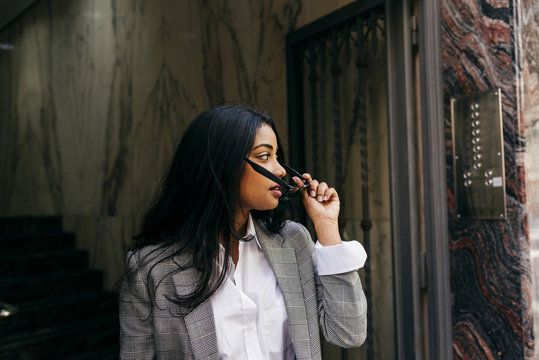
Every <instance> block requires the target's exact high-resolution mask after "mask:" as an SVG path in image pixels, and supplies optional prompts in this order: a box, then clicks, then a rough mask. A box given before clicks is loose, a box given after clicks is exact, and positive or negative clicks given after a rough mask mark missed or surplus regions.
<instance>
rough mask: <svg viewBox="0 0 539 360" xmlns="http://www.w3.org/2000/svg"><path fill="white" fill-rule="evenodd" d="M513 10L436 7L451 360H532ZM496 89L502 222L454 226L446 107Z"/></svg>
mask: <svg viewBox="0 0 539 360" xmlns="http://www.w3.org/2000/svg"><path fill="white" fill-rule="evenodd" d="M529 3H530V4H531V3H532V2H531V1H529ZM518 6H519V2H518V1H513V0H497V1H491V0H486V1H472V0H442V54H443V55H442V56H443V82H444V101H445V111H444V113H445V122H446V129H447V136H446V139H447V157H446V158H447V180H448V200H449V201H448V203H449V233H450V239H449V241H450V266H451V269H450V271H451V290H452V319H453V351H454V352H453V353H454V357H455V358H457V359H532V358H534V335H533V329H532V327H533V325H532V324H533V316H532V304H531V300H532V299H531V294H532V281H531V273H530V258H529V254H530V253H529V237H528V222H527V210H526V191H525V189H526V186H525V176H524V161H523V159H524V155H525V147H524V141H523V140H524V126H523V124H522V122H521V120H522V119H521V116H520V115H521V113H520V112H519V99H520V98H519V82H518V81H517V79H518V75H519V61H518V60H519V53H518V46H517V41H516V40H517V38H518V36H519V28H518V20H519V14H518V11H517V10H518ZM533 6H534V7H536V5H533ZM535 31H537V28H536V29H535ZM496 88H500V89H501V91H502V108H503V110H502V112H503V136H504V151H505V172H506V173H505V179H506V195H507V221H473V220H457V217H456V214H455V199H454V193H453V185H454V184H453V168H452V154H451V133H450V107H449V101H450V98H451V97H456V96H459V95H463V94H469V93H474V92H481V91H486V90H493V89H496Z"/></svg>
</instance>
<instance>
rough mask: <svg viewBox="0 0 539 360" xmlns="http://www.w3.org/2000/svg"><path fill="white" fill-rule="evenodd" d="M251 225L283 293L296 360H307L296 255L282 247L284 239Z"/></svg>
mask: <svg viewBox="0 0 539 360" xmlns="http://www.w3.org/2000/svg"><path fill="white" fill-rule="evenodd" d="M254 224H255V230H256V235H257V237H258V241H259V242H260V246H262V249H263V251H264V253H265V254H266V257H267V258H268V261H269V263H270V265H271V268H272V269H273V272H274V274H275V277H276V279H277V283H278V284H279V288H280V289H281V293H282V294H283V298H284V303H285V306H286V312H287V315H288V324H289V327H290V336H291V337H292V343H293V346H294V351H295V353H296V358H298V359H305V358H311V353H310V349H311V346H310V339H309V329H308V326H307V313H306V310H305V300H304V297H303V291H302V287H301V280H300V276H299V269H298V262H297V258H296V252H295V251H294V249H293V248H290V247H286V245H284V239H283V238H282V237H281V236H280V235H278V234H273V233H270V232H268V231H267V230H266V229H265V228H264V227H262V226H261V225H259V224H258V223H257V222H256V221H255V222H254Z"/></svg>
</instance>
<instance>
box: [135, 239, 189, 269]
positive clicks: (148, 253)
mask: <svg viewBox="0 0 539 360" xmlns="http://www.w3.org/2000/svg"><path fill="white" fill-rule="evenodd" d="M187 258H188V256H187V255H186V254H176V247H175V246H174V245H172V246H163V245H148V246H145V247H143V248H140V249H136V250H134V251H129V252H128V253H127V266H128V267H129V268H130V269H131V270H138V271H142V272H147V271H149V270H150V269H152V273H154V272H155V273H160V272H161V271H160V270H161V268H169V267H170V265H172V264H173V263H176V264H178V263H179V262H180V263H187V262H188V260H187Z"/></svg>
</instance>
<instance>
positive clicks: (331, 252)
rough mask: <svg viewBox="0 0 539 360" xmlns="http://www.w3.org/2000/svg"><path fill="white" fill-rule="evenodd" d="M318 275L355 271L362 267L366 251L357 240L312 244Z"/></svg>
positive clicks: (365, 258)
mask: <svg viewBox="0 0 539 360" xmlns="http://www.w3.org/2000/svg"><path fill="white" fill-rule="evenodd" d="M314 251H315V256H316V267H317V269H318V275H335V274H342V273H347V272H350V271H356V270H357V269H359V268H361V267H363V265H364V264H365V260H367V253H366V252H365V249H364V248H363V245H361V244H360V243H359V242H357V241H355V240H353V241H343V242H342V243H341V244H339V245H331V246H322V244H320V243H319V242H318V241H317V242H316V244H315V246H314Z"/></svg>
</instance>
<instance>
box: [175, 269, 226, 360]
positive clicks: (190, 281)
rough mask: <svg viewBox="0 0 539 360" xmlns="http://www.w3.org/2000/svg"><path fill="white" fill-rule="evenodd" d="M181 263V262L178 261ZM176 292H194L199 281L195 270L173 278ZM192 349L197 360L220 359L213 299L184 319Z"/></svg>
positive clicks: (180, 273)
mask: <svg viewBox="0 0 539 360" xmlns="http://www.w3.org/2000/svg"><path fill="white" fill-rule="evenodd" d="M177 262H178V263H180V262H179V261H177ZM172 279H173V281H174V285H175V286H176V292H177V293H178V295H179V296H186V295H188V294H190V293H192V291H193V290H194V287H195V286H194V284H195V283H196V281H197V280H198V272H197V271H196V270H195V269H187V270H184V271H181V272H179V273H177V274H174V275H173V276H172ZM184 321H185V326H186V327H187V333H188V334H189V341H190V342H191V349H192V350H193V356H194V358H195V359H208V360H209V359H218V349H217V336H216V335H215V323H214V318H213V308H212V305H211V299H209V300H206V301H205V302H203V303H202V304H200V305H199V306H197V307H196V308H194V309H193V310H191V312H190V313H189V314H187V315H186V316H185V317H184Z"/></svg>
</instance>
